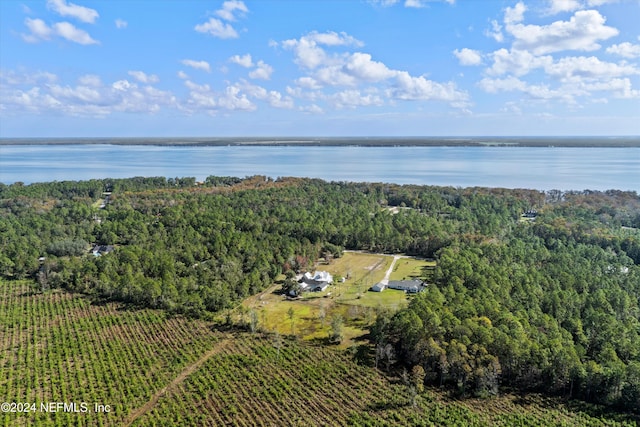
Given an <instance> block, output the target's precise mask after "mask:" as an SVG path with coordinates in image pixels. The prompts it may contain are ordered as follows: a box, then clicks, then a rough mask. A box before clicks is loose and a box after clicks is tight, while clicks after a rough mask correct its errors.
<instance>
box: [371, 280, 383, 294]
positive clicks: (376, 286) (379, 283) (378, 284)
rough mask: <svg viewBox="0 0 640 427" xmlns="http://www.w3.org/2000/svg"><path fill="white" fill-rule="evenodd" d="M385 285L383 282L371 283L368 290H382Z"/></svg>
mask: <svg viewBox="0 0 640 427" xmlns="http://www.w3.org/2000/svg"><path fill="white" fill-rule="evenodd" d="M386 287H387V285H385V284H384V283H382V282H378V283H376V284H375V285H373V286H372V287H371V288H370V289H369V290H371V291H373V292H382V291H384V289H385V288H386Z"/></svg>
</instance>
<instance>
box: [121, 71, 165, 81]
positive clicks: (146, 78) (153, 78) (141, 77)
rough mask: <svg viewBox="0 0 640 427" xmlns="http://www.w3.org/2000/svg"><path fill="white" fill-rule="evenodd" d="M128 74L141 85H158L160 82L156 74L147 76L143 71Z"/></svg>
mask: <svg viewBox="0 0 640 427" xmlns="http://www.w3.org/2000/svg"><path fill="white" fill-rule="evenodd" d="M128 74H129V75H130V76H131V77H133V78H134V79H136V80H137V81H139V82H140V83H158V82H159V81H160V79H159V78H158V76H156V75H155V74H146V73H145V72H143V71H129V73H128Z"/></svg>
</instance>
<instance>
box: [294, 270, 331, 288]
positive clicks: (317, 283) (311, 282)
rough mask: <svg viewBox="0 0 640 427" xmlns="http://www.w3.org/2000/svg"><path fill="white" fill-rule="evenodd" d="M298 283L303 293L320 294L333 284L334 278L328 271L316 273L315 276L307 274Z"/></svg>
mask: <svg viewBox="0 0 640 427" xmlns="http://www.w3.org/2000/svg"><path fill="white" fill-rule="evenodd" d="M298 282H299V283H300V287H301V288H302V290H303V291H314V292H320V291H324V290H325V289H327V287H328V286H329V285H330V284H331V283H333V276H332V275H331V274H330V273H329V272H327V271H314V272H313V274H311V273H309V272H306V273H304V274H303V275H302V277H301V278H300V280H298Z"/></svg>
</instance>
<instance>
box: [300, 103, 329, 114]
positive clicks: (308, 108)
mask: <svg viewBox="0 0 640 427" xmlns="http://www.w3.org/2000/svg"><path fill="white" fill-rule="evenodd" d="M298 109H299V110H300V111H302V112H304V113H309V114H323V113H324V110H323V109H322V107H320V106H318V105H316V104H311V105H305V106H302V107H300V108H298Z"/></svg>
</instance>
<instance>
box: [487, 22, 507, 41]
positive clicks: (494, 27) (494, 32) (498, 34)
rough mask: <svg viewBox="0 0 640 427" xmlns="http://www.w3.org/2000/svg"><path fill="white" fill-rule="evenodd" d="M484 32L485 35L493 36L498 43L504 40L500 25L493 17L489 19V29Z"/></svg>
mask: <svg viewBox="0 0 640 427" xmlns="http://www.w3.org/2000/svg"><path fill="white" fill-rule="evenodd" d="M484 34H485V35H486V36H487V37H491V38H493V39H494V40H495V41H497V42H498V43H502V42H503V41H504V34H503V33H502V25H500V24H499V23H498V21H496V20H495V19H494V20H492V21H491V29H487V30H485V32H484Z"/></svg>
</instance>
